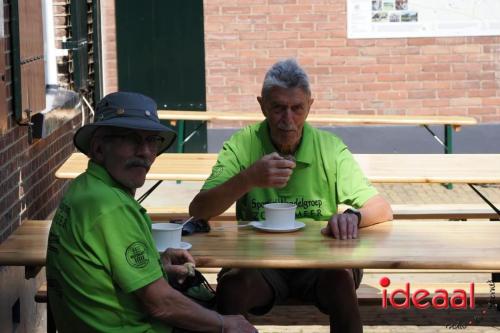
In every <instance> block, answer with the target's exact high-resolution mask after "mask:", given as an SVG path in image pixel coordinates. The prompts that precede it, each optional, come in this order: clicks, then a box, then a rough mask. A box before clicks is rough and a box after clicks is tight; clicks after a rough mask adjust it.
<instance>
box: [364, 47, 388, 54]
mask: <svg viewBox="0 0 500 333" xmlns="http://www.w3.org/2000/svg"><path fill="white" fill-rule="evenodd" d="M359 54H360V55H362V56H380V55H389V54H390V48H388V47H363V48H360V51H359Z"/></svg>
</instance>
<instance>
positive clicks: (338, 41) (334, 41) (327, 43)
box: [316, 37, 346, 48]
mask: <svg viewBox="0 0 500 333" xmlns="http://www.w3.org/2000/svg"><path fill="white" fill-rule="evenodd" d="M345 45H346V40H345V38H334V37H332V38H329V39H328V40H323V39H320V40H317V41H316V46H318V47H332V48H333V47H339V46H342V47H344V46H345Z"/></svg>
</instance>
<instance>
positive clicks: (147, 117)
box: [73, 92, 177, 155]
mask: <svg viewBox="0 0 500 333" xmlns="http://www.w3.org/2000/svg"><path fill="white" fill-rule="evenodd" d="M101 126H112V127H121V128H130V129H134V130H144V131H154V132H158V135H160V136H161V137H163V138H164V140H163V142H162V144H161V145H160V147H158V152H157V153H158V154H161V153H162V152H164V151H165V150H167V149H168V147H170V146H171V145H172V143H173V142H174V140H175V138H176V137H177V133H176V132H175V131H173V130H172V129H170V128H168V127H167V126H165V125H162V124H161V123H160V120H159V119H158V112H157V110H156V103H155V101H153V100H152V99H151V98H149V97H147V96H145V95H142V94H138V93H132V92H114V93H111V94H109V95H106V96H105V97H104V98H103V99H101V100H100V101H99V103H97V106H96V110H95V116H94V122H93V123H90V124H86V125H84V126H83V127H81V128H80V129H78V131H77V132H76V133H75V135H74V136H73V143H74V144H75V146H76V148H77V149H78V150H79V151H81V152H82V153H84V154H85V155H88V153H89V150H90V139H91V138H92V135H93V133H94V131H95V130H96V129H97V128H98V127H101Z"/></svg>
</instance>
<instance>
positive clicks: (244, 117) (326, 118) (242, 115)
mask: <svg viewBox="0 0 500 333" xmlns="http://www.w3.org/2000/svg"><path fill="white" fill-rule="evenodd" d="M158 117H159V118H160V119H162V120H170V121H179V127H178V134H179V135H178V137H177V152H179V153H181V152H183V147H184V143H185V141H188V140H189V138H190V137H191V135H192V134H193V133H194V132H193V133H191V134H189V133H188V136H187V139H186V140H185V139H184V121H203V122H213V121H221V122H224V121H231V122H235V121H238V122H245V123H254V122H258V121H262V120H263V119H264V115H263V114H262V112H258V111H255V112H231V111H178V110H158ZM307 121H308V122H309V123H312V124H318V125H323V126H327V125H352V126H357V125H419V126H424V127H425V128H426V129H427V131H429V132H430V133H431V134H433V135H434V133H433V132H432V131H431V130H430V128H429V125H443V126H444V133H445V137H444V151H445V153H452V150H453V143H452V141H453V130H455V131H458V130H459V129H460V128H461V126H465V125H476V124H477V120H476V119H475V118H473V117H466V116H433V115H426V116H413V115H352V114H335V113H331V112H329V113H309V116H308V117H307ZM434 137H435V138H437V136H435V135H434ZM438 141H439V140H438Z"/></svg>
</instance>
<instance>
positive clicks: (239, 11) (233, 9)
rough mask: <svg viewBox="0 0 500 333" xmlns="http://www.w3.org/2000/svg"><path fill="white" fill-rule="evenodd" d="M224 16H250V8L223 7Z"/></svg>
mask: <svg viewBox="0 0 500 333" xmlns="http://www.w3.org/2000/svg"><path fill="white" fill-rule="evenodd" d="M222 14H225V15H228V14H229V15H231V14H232V15H234V14H250V7H247V6H237V7H222Z"/></svg>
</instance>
